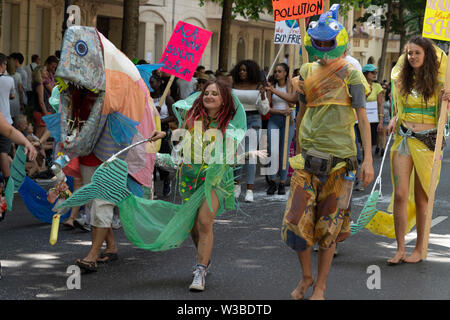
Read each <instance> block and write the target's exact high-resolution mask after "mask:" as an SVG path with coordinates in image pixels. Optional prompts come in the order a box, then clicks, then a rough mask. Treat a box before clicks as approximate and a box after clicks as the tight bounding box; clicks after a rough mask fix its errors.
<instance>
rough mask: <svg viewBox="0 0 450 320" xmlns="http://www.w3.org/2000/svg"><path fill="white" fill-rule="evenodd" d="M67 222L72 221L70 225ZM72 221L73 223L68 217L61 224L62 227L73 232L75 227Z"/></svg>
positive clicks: (72, 219)
mask: <svg viewBox="0 0 450 320" xmlns="http://www.w3.org/2000/svg"><path fill="white" fill-rule="evenodd" d="M68 221H72V223H69V222H68ZM74 221H75V219H74V218H72V217H69V219H67V220H66V221H64V222H63V223H62V225H63V226H64V227H66V228H68V229H71V230H73V229H75V226H74V225H73V223H74Z"/></svg>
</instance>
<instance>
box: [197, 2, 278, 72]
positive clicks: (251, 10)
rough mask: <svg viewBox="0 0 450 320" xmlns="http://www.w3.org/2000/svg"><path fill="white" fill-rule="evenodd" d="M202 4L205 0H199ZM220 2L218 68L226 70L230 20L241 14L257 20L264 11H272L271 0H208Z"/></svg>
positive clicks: (201, 4)
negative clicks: (221, 9)
mask: <svg viewBox="0 0 450 320" xmlns="http://www.w3.org/2000/svg"><path fill="white" fill-rule="evenodd" d="M199 1H200V6H203V5H204V4H205V2H206V0H199ZM210 1H212V2H216V3H220V5H221V6H222V8H223V11H222V21H221V25H220V45H219V69H223V70H228V52H229V44H230V28H231V22H232V20H233V19H234V18H235V17H236V16H237V15H241V16H242V17H244V18H249V19H252V20H258V19H259V15H260V14H261V13H264V12H272V0H210Z"/></svg>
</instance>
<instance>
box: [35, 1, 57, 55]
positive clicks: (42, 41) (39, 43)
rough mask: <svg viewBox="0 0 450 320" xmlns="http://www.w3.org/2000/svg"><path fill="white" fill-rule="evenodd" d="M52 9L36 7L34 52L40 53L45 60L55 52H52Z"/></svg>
mask: <svg viewBox="0 0 450 320" xmlns="http://www.w3.org/2000/svg"><path fill="white" fill-rule="evenodd" d="M50 21H51V9H49V8H41V7H36V28H35V30H36V33H35V39H36V42H35V48H34V52H36V53H37V54H39V55H40V56H41V57H42V59H43V60H45V59H47V57H48V56H49V55H51V54H53V52H50V26H51V23H50Z"/></svg>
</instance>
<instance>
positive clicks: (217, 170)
mask: <svg viewBox="0 0 450 320" xmlns="http://www.w3.org/2000/svg"><path fill="white" fill-rule="evenodd" d="M181 172H182V173H183V175H182V178H183V182H185V183H184V187H180V188H181V189H184V191H185V192H183V193H182V194H183V195H184V196H185V198H184V199H183V201H182V203H181V204H174V203H170V202H167V201H162V200H147V199H144V198H139V197H135V196H133V195H130V196H129V197H128V198H126V199H125V200H124V201H122V202H120V203H119V204H118V207H119V212H120V218H121V222H122V226H123V229H124V231H125V234H126V236H127V238H128V239H129V240H130V241H131V242H132V243H133V244H134V245H136V246H137V247H139V248H142V249H147V250H152V251H163V250H169V249H173V248H176V247H178V246H179V245H181V244H182V243H183V241H184V240H185V239H186V238H187V237H188V236H189V233H190V231H191V229H192V227H193V225H194V220H195V217H196V215H197V211H198V209H199V208H200V206H201V205H202V204H203V202H204V201H205V198H207V197H208V194H210V190H211V189H214V190H215V192H216V194H217V196H218V198H219V199H221V200H222V201H220V208H219V211H218V213H217V215H220V214H221V213H223V212H224V211H225V209H229V207H230V202H229V201H227V200H224V199H230V198H231V199H233V202H234V198H233V197H234V196H233V172H232V170H228V169H227V168H225V166H208V167H207V168H199V167H194V166H192V168H189V167H187V166H184V168H183V169H182V170H181ZM209 175H212V176H214V177H218V178H216V179H209V177H208V176H209ZM194 176H195V177H199V180H198V181H199V183H198V184H197V185H194V186H193V185H191V182H192V177H194ZM185 178H188V180H189V182H188V181H187V180H186V179H185ZM202 178H205V179H204V180H202ZM219 180H221V181H219ZM205 181H207V182H205ZM189 186H191V187H192V189H190V188H189Z"/></svg>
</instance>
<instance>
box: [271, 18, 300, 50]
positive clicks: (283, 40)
mask: <svg viewBox="0 0 450 320" xmlns="http://www.w3.org/2000/svg"><path fill="white" fill-rule="evenodd" d="M292 25H294V27H293V28H292ZM274 43H275V44H299V45H300V44H302V39H301V36H300V27H299V25H298V22H297V20H285V21H277V22H275V35H274Z"/></svg>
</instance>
